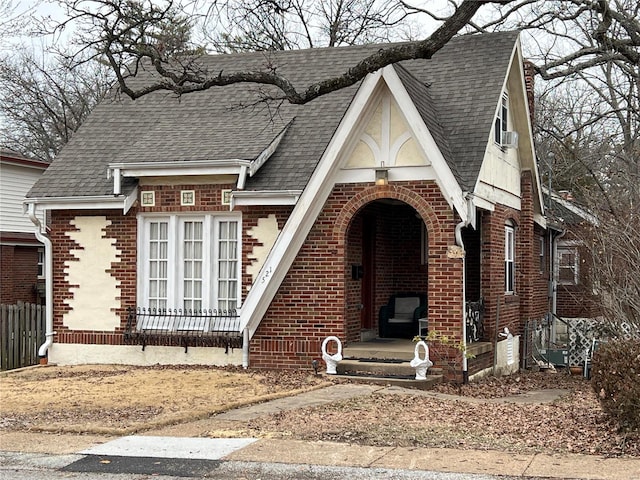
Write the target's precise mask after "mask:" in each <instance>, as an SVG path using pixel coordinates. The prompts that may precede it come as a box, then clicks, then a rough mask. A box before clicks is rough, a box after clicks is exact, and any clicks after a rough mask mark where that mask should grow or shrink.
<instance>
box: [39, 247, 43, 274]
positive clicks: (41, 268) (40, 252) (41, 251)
mask: <svg viewBox="0 0 640 480" xmlns="http://www.w3.org/2000/svg"><path fill="white" fill-rule="evenodd" d="M38 277H40V278H42V277H44V248H39V249H38Z"/></svg>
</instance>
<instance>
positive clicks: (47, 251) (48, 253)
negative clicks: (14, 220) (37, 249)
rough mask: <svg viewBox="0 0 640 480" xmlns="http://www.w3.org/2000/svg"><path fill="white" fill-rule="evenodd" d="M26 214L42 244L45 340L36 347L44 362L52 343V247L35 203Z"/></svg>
mask: <svg viewBox="0 0 640 480" xmlns="http://www.w3.org/2000/svg"><path fill="white" fill-rule="evenodd" d="M27 208H28V211H27V213H28V215H29V219H30V220H31V222H32V223H33V224H34V225H35V227H36V228H35V235H36V238H37V239H38V241H40V242H41V243H42V244H43V245H44V281H45V341H44V343H43V344H42V345H40V348H39V349H38V356H39V357H40V363H42V364H44V363H46V356H47V352H48V350H49V347H51V345H52V344H53V336H54V335H55V334H56V332H54V331H53V275H52V274H53V255H52V253H53V247H52V243H51V239H49V237H47V236H46V235H45V234H44V233H42V230H43V229H44V228H43V226H42V223H40V220H39V219H38V217H36V204H35V203H28V204H27Z"/></svg>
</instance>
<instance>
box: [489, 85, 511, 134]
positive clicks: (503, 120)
mask: <svg viewBox="0 0 640 480" xmlns="http://www.w3.org/2000/svg"><path fill="white" fill-rule="evenodd" d="M508 120H509V97H508V95H507V94H506V93H505V94H503V95H502V101H501V103H500V108H499V109H498V114H497V115H496V119H495V123H494V127H493V139H494V141H495V142H496V143H497V144H498V145H502V143H503V137H504V132H506V131H507V126H508Z"/></svg>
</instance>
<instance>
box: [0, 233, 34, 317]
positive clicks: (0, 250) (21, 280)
mask: <svg viewBox="0 0 640 480" xmlns="http://www.w3.org/2000/svg"><path fill="white" fill-rule="evenodd" d="M0 270H1V273H0V303H2V304H10V305H11V304H14V303H17V302H29V303H36V301H37V296H36V288H35V287H36V283H37V282H38V247H37V246H34V247H30V246H21V245H0Z"/></svg>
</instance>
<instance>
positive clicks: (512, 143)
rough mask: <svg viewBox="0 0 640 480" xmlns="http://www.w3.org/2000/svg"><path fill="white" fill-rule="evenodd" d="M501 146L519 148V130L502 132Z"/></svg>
mask: <svg viewBox="0 0 640 480" xmlns="http://www.w3.org/2000/svg"><path fill="white" fill-rule="evenodd" d="M501 146H503V147H505V148H518V132H502V143H501Z"/></svg>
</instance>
